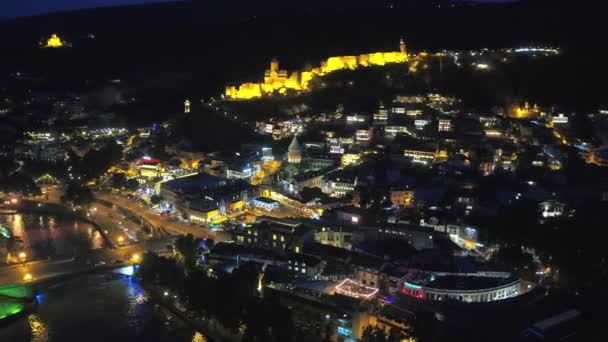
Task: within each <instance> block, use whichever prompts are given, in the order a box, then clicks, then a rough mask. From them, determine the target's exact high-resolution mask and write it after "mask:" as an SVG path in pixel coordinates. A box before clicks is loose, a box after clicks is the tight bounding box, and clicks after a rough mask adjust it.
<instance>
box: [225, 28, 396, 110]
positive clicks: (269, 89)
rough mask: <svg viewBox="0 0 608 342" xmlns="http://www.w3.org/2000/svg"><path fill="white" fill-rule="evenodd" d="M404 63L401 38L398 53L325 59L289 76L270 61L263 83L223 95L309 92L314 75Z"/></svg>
mask: <svg viewBox="0 0 608 342" xmlns="http://www.w3.org/2000/svg"><path fill="white" fill-rule="evenodd" d="M407 61H408V55H407V47H406V45H405V42H404V41H403V39H402V40H401V41H400V43H399V51H394V52H374V53H368V54H363V55H359V56H334V57H329V58H327V59H326V60H324V61H322V62H321V65H320V66H319V67H317V68H313V69H311V70H309V71H301V72H300V71H294V72H292V73H291V74H289V72H288V71H287V70H281V69H280V68H279V62H278V60H276V59H273V60H272V62H270V69H269V70H266V72H265V73H264V82H263V83H243V84H241V85H239V86H228V87H226V92H225V95H226V97H227V98H229V99H235V100H236V99H238V100H247V99H252V98H258V97H262V96H268V95H272V94H275V93H279V94H285V93H287V91H289V90H292V91H297V92H299V91H306V90H309V85H310V81H311V80H312V79H313V78H314V77H317V76H323V75H327V74H329V73H331V72H334V71H338V70H355V69H358V68H363V67H369V66H382V65H386V64H392V63H405V62H407Z"/></svg>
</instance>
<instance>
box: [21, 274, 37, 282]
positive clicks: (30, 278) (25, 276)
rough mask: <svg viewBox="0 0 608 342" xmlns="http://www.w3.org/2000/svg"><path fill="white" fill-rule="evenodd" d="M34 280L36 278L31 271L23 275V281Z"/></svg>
mask: <svg viewBox="0 0 608 342" xmlns="http://www.w3.org/2000/svg"><path fill="white" fill-rule="evenodd" d="M32 280H34V277H33V276H32V275H31V274H30V273H26V274H25V275H24V276H23V281H24V282H26V283H29V282H31V281H32Z"/></svg>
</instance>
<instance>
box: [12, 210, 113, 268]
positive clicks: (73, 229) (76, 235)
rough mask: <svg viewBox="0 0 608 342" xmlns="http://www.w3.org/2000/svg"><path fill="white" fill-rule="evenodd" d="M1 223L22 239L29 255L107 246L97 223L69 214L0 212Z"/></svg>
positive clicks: (65, 253) (39, 256)
mask: <svg viewBox="0 0 608 342" xmlns="http://www.w3.org/2000/svg"><path fill="white" fill-rule="evenodd" d="M0 225H2V226H4V227H6V228H8V229H9V230H10V231H11V233H12V234H13V236H15V237H17V238H19V239H20V240H21V241H22V243H23V249H24V250H25V251H26V252H27V254H28V259H42V258H47V257H61V256H74V255H77V254H78V255H82V254H83V253H86V252H87V251H93V250H99V249H102V248H104V247H105V241H104V239H103V237H102V235H101V234H100V233H99V231H97V229H95V227H93V226H92V225H91V224H88V223H86V222H83V221H79V220H78V219H74V218H70V217H67V216H62V215H48V214H22V213H17V214H14V215H0Z"/></svg>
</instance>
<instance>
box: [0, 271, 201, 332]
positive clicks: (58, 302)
mask: <svg viewBox="0 0 608 342" xmlns="http://www.w3.org/2000/svg"><path fill="white" fill-rule="evenodd" d="M38 301H39V305H38V307H37V308H36V309H35V310H34V311H33V312H32V313H30V314H29V315H25V316H23V317H21V318H19V319H18V320H17V321H16V322H11V323H0V341H11V342H21V341H24V342H25V341H35V342H50V341H60V342H62V341H104V342H105V341H112V342H123V341H125V342H126V341H129V342H131V341H146V342H165V341H167V342H168V341H176V342H181V341H188V342H190V341H193V342H203V341H206V338H205V337H204V336H203V335H201V334H199V333H196V332H195V331H193V330H192V329H190V328H189V327H188V326H187V325H186V324H185V323H184V322H182V321H181V320H179V319H178V318H176V317H175V316H173V315H172V314H171V313H170V312H168V311H167V310H166V309H164V308H162V307H159V306H156V305H153V304H151V303H149V301H148V296H147V294H146V293H145V291H144V290H143V289H142V288H141V287H140V286H139V285H138V284H137V283H135V282H132V281H131V280H129V278H126V277H115V278H113V279H106V277H104V276H100V275H95V276H87V277H83V278H78V279H75V280H72V281H69V282H66V283H62V284H59V285H55V286H54V287H52V288H48V289H46V290H43V294H42V295H39V296H38ZM2 324H4V325H2Z"/></svg>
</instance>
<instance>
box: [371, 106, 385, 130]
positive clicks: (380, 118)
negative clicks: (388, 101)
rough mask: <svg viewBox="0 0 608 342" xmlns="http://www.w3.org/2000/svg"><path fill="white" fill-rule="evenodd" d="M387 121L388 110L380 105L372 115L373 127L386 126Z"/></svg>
mask: <svg viewBox="0 0 608 342" xmlns="http://www.w3.org/2000/svg"><path fill="white" fill-rule="evenodd" d="M387 121H388V109H386V108H385V107H384V105H383V104H380V108H379V109H378V112H377V113H374V122H373V123H374V125H386V123H387Z"/></svg>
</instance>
